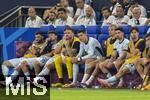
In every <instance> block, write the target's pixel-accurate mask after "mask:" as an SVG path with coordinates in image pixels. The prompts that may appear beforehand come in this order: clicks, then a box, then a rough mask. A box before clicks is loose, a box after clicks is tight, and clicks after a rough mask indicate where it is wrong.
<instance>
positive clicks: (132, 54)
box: [101, 27, 145, 87]
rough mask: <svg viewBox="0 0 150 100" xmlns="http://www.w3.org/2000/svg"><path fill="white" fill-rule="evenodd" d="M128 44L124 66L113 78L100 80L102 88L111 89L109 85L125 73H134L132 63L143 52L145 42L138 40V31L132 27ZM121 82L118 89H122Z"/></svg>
mask: <svg viewBox="0 0 150 100" xmlns="http://www.w3.org/2000/svg"><path fill="white" fill-rule="evenodd" d="M130 37H131V38H130V42H129V46H128V47H129V48H128V50H127V57H126V60H125V62H124V64H123V65H122V66H121V68H120V69H119V71H118V72H117V74H115V75H114V76H112V77H110V78H108V79H106V80H103V79H101V84H102V85H104V86H106V87H107V86H108V87H111V83H115V82H117V81H118V80H119V79H120V78H122V77H123V75H125V74H127V73H132V74H134V71H135V65H134V62H135V61H136V60H137V59H139V58H140V57H141V56H142V53H143V52H144V50H145V41H144V40H143V39H141V38H139V32H138V29H137V28H135V27H133V28H132V29H131V34H130ZM122 85H123V81H122V82H121V83H119V85H118V86H119V87H122Z"/></svg>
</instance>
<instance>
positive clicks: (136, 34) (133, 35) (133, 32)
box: [130, 27, 139, 42]
mask: <svg viewBox="0 0 150 100" xmlns="http://www.w3.org/2000/svg"><path fill="white" fill-rule="evenodd" d="M130 37H131V38H132V40H133V41H134V42H136V41H137V40H138V39H139V30H138V29H137V28H136V27H132V28H131V31H130Z"/></svg>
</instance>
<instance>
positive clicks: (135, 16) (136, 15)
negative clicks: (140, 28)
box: [132, 7, 141, 19]
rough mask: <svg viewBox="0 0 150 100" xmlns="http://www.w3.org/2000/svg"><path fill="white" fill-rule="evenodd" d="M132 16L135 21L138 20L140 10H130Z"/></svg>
mask: <svg viewBox="0 0 150 100" xmlns="http://www.w3.org/2000/svg"><path fill="white" fill-rule="evenodd" d="M132 14H133V17H134V18H135V19H139V18H140V16H141V9H140V8H139V7H134V8H133V9H132Z"/></svg>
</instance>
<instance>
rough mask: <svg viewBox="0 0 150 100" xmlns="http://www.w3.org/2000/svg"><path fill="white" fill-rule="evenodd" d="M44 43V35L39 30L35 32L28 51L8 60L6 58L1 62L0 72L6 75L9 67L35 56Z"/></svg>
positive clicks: (16, 65)
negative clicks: (21, 55) (0, 70)
mask: <svg viewBox="0 0 150 100" xmlns="http://www.w3.org/2000/svg"><path fill="white" fill-rule="evenodd" d="M43 44H44V37H43V35H42V34H41V33H40V32H36V33H35V40H34V41H33V43H32V45H31V46H30V47H29V49H28V51H27V52H26V53H25V54H24V56H23V57H21V58H14V59H10V60H6V61H4V62H3V64H2V72H3V75H4V76H8V72H9V68H10V67H12V68H16V67H18V65H19V63H20V62H21V61H22V60H24V59H26V58H31V57H36V56H38V54H39V51H40V49H41V48H42V46H43Z"/></svg>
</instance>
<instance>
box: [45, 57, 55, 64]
mask: <svg viewBox="0 0 150 100" xmlns="http://www.w3.org/2000/svg"><path fill="white" fill-rule="evenodd" d="M54 59H55V58H54V57H51V58H50V59H49V60H48V61H47V62H46V64H45V65H48V64H51V63H53V62H54Z"/></svg>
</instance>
